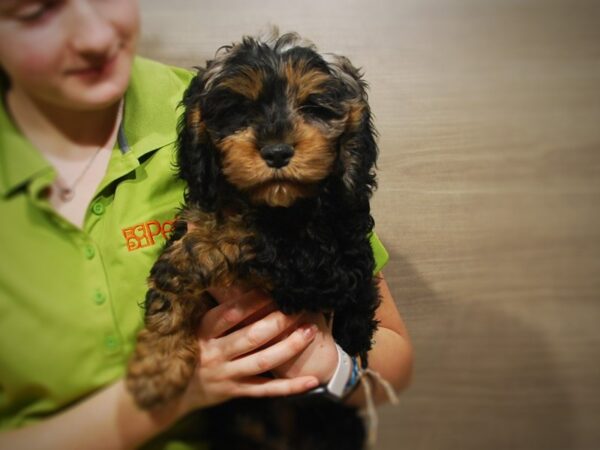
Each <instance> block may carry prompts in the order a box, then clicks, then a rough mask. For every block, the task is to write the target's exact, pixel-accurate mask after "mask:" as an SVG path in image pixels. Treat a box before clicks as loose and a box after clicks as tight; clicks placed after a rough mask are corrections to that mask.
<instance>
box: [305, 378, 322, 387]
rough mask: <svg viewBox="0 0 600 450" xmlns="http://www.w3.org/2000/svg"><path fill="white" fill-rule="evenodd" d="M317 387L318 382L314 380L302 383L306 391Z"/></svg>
mask: <svg viewBox="0 0 600 450" xmlns="http://www.w3.org/2000/svg"><path fill="white" fill-rule="evenodd" d="M318 385H319V380H317V379H316V378H313V379H312V380H310V381H307V382H306V383H304V386H306V389H312V388H316V387H317V386H318Z"/></svg>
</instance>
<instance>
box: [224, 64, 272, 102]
mask: <svg viewBox="0 0 600 450" xmlns="http://www.w3.org/2000/svg"><path fill="white" fill-rule="evenodd" d="M262 80H263V76H262V73H261V72H260V71H257V70H250V69H246V70H243V71H242V73H241V74H239V75H237V76H235V77H232V78H227V79H225V80H223V81H220V82H219V86H222V87H226V88H227V89H229V90H231V91H233V92H236V93H238V94H240V95H243V96H244V97H247V98H249V99H251V100H256V99H258V96H259V95H260V92H261V90H262V87H263V82H262Z"/></svg>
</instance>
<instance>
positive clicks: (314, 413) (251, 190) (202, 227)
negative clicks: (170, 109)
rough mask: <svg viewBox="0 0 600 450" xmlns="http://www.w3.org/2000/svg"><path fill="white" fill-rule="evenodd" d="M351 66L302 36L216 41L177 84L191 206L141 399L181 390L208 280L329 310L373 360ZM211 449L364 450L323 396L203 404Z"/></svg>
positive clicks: (362, 101) (152, 336)
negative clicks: (181, 89) (183, 85)
mask: <svg viewBox="0 0 600 450" xmlns="http://www.w3.org/2000/svg"><path fill="white" fill-rule="evenodd" d="M365 89H366V83H365V82H364V81H363V79H362V76H361V74H360V73H359V71H358V70H357V69H356V68H355V67H353V66H352V64H351V63H350V62H349V61H348V59H346V58H344V57H342V56H336V55H331V54H329V55H321V54H319V53H317V51H316V48H315V47H314V45H312V44H311V43H309V42H307V41H305V40H303V39H301V38H300V37H299V36H298V35H297V34H293V33H290V34H285V35H282V36H280V37H278V36H276V35H275V36H272V37H270V38H267V39H257V38H251V37H246V38H244V39H243V40H242V41H241V42H240V43H237V44H234V45H230V46H225V47H222V48H221V49H220V50H219V51H218V52H217V54H216V57H215V59H214V60H211V61H208V62H207V64H206V67H205V68H199V69H198V73H197V76H196V77H195V78H194V79H193V81H192V83H191V84H190V86H189V88H188V89H187V91H186V93H185V96H184V99H183V105H184V106H185V112H184V114H183V116H182V118H181V122H180V128H179V142H178V167H179V176H180V177H181V178H182V179H183V180H185V182H186V183H187V189H186V193H185V206H184V207H183V209H182V211H181V213H180V215H179V216H178V220H177V221H176V223H175V227H174V232H173V235H172V236H171V239H170V240H169V242H168V243H167V245H166V247H165V249H164V251H163V253H162V254H161V256H160V257H159V259H158V260H157V262H156V263H155V265H154V266H153V268H152V270H151V274H150V278H149V290H148V292H147V296H146V302H145V307H146V317H145V325H146V326H145V328H144V329H143V330H142V331H141V332H140V334H139V336H138V343H137V347H136V350H135V353H134V356H133V358H132V360H131V362H130V365H129V370H128V379H127V385H128V388H129V389H130V391H131V392H132V394H133V395H134V397H135V399H136V401H137V403H138V404H139V405H140V406H141V407H144V408H153V407H156V406H160V405H162V404H164V403H166V402H167V401H169V400H171V399H173V398H175V397H176V396H178V395H180V394H181V393H182V392H183V390H184V389H185V388H186V386H187V384H188V381H189V379H190V377H191V376H192V373H193V370H194V367H195V361H196V360H197V358H198V354H197V353H198V347H197V341H196V336H195V330H196V327H197V325H198V323H199V319H200V318H201V317H202V315H203V314H204V313H205V312H206V311H207V309H208V308H210V307H212V306H214V300H212V299H211V297H210V296H209V295H208V293H207V289H209V288H213V287H228V286H231V285H233V284H237V283H242V284H244V285H245V286H250V287H254V288H258V289H263V290H265V291H267V292H269V293H270V294H271V296H272V297H273V299H274V300H275V302H276V304H277V306H278V307H279V308H280V309H281V310H282V311H283V312H284V313H297V312H300V311H312V312H323V313H325V314H327V315H328V316H329V317H332V318H333V336H334V338H335V340H336V342H337V343H338V344H339V345H340V346H341V347H342V348H343V349H344V350H345V351H346V352H347V353H348V354H350V355H355V356H360V360H361V362H362V364H363V366H365V367H366V365H367V352H368V351H369V349H370V348H371V339H372V336H373V333H374V331H375V329H376V327H377V322H376V320H375V310H376V309H377V306H378V305H379V296H378V292H377V289H376V285H375V280H374V276H373V271H374V260H373V253H372V249H371V246H370V242H369V235H370V233H371V231H372V228H373V219H372V217H371V215H370V206H369V199H370V197H371V194H372V192H373V190H374V188H375V186H376V181H375V174H374V167H375V162H376V158H377V153H378V151H377V145H376V142H375V130H374V127H373V124H372V118H371V112H370V108H369V105H368V103H367V94H366V91H365ZM208 416H209V418H208V419H207V420H208V421H209V422H208V423H209V424H210V425H209V426H208V427H207V429H208V434H209V435H210V436H212V439H213V441H214V442H213V448H223V449H226V448H227V449H230V450H231V449H242V448H244V449H245V448H249V449H250V448H253V449H254V448H256V449H271V448H273V449H284V448H285V449H292V448H293V449H304V448H306V449H311V450H314V449H319V448H323V449H328V450H330V449H334V448H335V449H345V448H348V449H351V448H357V449H358V448H362V447H363V444H362V442H363V441H364V427H363V425H362V422H361V421H360V419H359V418H358V416H357V413H356V411H355V410H354V409H353V408H350V407H347V406H345V405H343V404H342V403H339V402H338V403H336V402H334V401H332V400H330V399H327V398H324V397H319V396H295V397H293V398H279V399H241V400H240V399H238V400H234V401H231V402H228V403H226V404H224V405H221V406H219V407H216V408H213V409H212V410H209V411H208Z"/></svg>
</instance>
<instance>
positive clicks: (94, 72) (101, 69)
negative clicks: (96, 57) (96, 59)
mask: <svg viewBox="0 0 600 450" xmlns="http://www.w3.org/2000/svg"><path fill="white" fill-rule="evenodd" d="M117 58H118V54H117V55H115V56H113V57H112V58H110V59H107V60H106V61H104V62H103V63H102V64H101V65H95V66H90V67H83V68H81V69H72V70H68V71H67V75H73V76H75V77H78V78H83V79H90V80H92V79H96V78H104V77H105V76H107V75H109V74H110V73H111V72H112V70H113V68H114V66H115V64H116V61H117Z"/></svg>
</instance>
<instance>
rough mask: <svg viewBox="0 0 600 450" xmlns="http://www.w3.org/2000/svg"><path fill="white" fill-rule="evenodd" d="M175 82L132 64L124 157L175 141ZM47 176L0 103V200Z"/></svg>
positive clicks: (151, 67) (157, 68) (161, 71)
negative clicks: (41, 176)
mask: <svg viewBox="0 0 600 450" xmlns="http://www.w3.org/2000/svg"><path fill="white" fill-rule="evenodd" d="M188 73H189V72H188ZM187 76H189V75H187ZM180 78H181V77H179V76H178V75H177V74H176V73H175V72H173V71H172V70H169V69H167V68H165V67H164V66H162V65H161V64H159V63H156V62H154V61H151V60H148V59H145V58H141V57H136V58H135V60H134V63H133V68H132V73H131V81H130V84H129V86H128V88H127V92H126V93H125V107H124V108H125V109H124V114H123V121H124V122H123V125H124V126H122V130H123V131H122V132H121V134H122V135H121V136H119V144H120V145H121V147H125V148H121V151H122V152H123V153H127V152H129V151H131V152H132V153H133V154H134V155H135V157H136V158H138V159H139V158H140V157H142V156H143V155H145V154H147V153H149V152H152V151H154V150H157V149H159V148H161V147H164V146H165V145H168V144H171V143H172V142H174V141H175V140H176V138H177V120H178V119H177V118H178V115H179V113H178V111H177V108H178V106H179V104H180V101H181V90H180V89H174V88H173V86H174V85H177V84H179V83H181V81H180ZM48 171H52V168H51V166H50V164H49V163H48V162H47V161H46V159H45V158H44V157H43V156H42V155H41V154H40V152H39V151H38V150H37V149H36V148H35V147H34V146H33V145H32V144H31V143H30V142H29V141H28V140H27V139H26V138H25V137H24V136H23V134H22V133H21V131H20V130H18V128H17V127H16V126H15V124H14V123H13V121H12V119H11V117H10V115H9V113H8V111H7V109H6V107H5V105H4V104H2V102H0V195H2V196H6V195H8V194H9V193H11V192H13V191H14V190H15V189H17V188H19V187H21V186H23V185H24V184H26V183H27V182H29V181H31V179H32V178H35V177H36V176H37V175H38V174H41V173H47V172H48Z"/></svg>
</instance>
